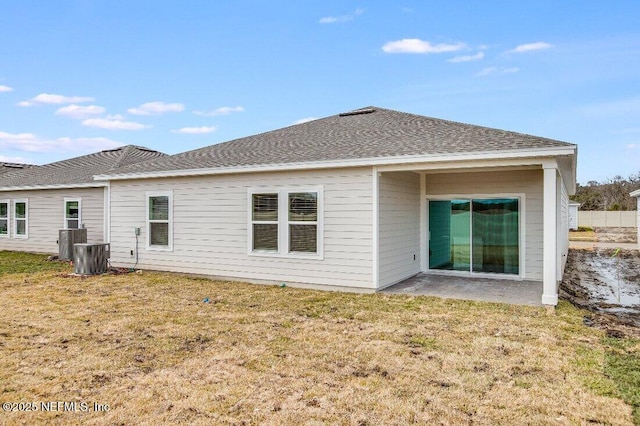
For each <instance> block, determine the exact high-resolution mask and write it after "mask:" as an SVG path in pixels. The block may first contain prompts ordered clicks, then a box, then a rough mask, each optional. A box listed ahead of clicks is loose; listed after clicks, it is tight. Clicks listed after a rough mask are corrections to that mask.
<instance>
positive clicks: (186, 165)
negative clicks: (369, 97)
mask: <svg viewBox="0 0 640 426" xmlns="http://www.w3.org/2000/svg"><path fill="white" fill-rule="evenodd" d="M576 156H577V148H576V146H575V145H573V144H569V143H565V142H559V141H556V140H551V139H547V138H542V137H536V136H530V135H525V134H520V133H515V132H509V131H504V130H498V129H491V128H486V127H480V126H474V125H469V124H462V123H456V122H452V121H447V120H441V119H435V118H429V117H424V116H419V115H414V114H408V113H404V112H399V111H393V110H388V109H383V108H378V107H367V108H362V109H358V110H354V111H349V112H346V113H342V114H338V115H334V116H330V117H327V118H323V119H318V120H314V121H310V122H306V123H303V124H298V125H294V126H290V127H286V128H283V129H278V130H274V131H270V132H266V133H262V134H258V135H254V136H249V137H245V138H241V139H237V140H233V141H230V142H226V143H220V144H217V145H212V146H208V147H205V148H201V149H197V150H194V151H189V152H185V153H181V154H177V155H173V156H169V157H158V158H156V159H153V160H151V161H146V162H143V163H139V164H131V165H129V166H125V167H120V168H119V169H117V170H116V169H111V170H110V171H107V172H103V173H97V175H96V176H95V182H94V184H101V185H104V186H107V185H108V188H109V190H108V194H107V196H108V209H107V212H106V213H105V216H106V217H107V220H108V226H107V231H108V232H109V235H108V236H107V239H108V240H109V241H110V242H111V261H112V263H113V264H114V265H120V266H132V265H133V264H136V263H137V265H138V266H139V267H141V268H148V269H155V270H165V271H176V272H186V273H196V274H206V275H212V276H218V277H226V278H233V279H242V280H248V281H255V282H271V283H280V282H285V283H287V284H296V285H300V286H309V287H324V288H336V289H338V288H341V289H358V290H360V291H376V290H379V289H382V288H385V287H387V286H390V285H392V284H395V283H397V282H399V281H402V280H404V279H406V278H408V277H411V276H413V275H416V274H418V273H420V272H425V273H440V274H451V275H458V276H464V277H491V278H495V279H504V278H509V279H519V280H533V281H537V282H539V283H540V286H541V287H542V289H543V292H542V293H543V296H542V303H544V304H547V305H555V304H557V300H558V282H559V280H560V279H561V278H562V272H563V269H564V263H565V261H566V255H567V250H568V227H569V224H568V218H569V213H568V208H569V207H568V206H569V195H572V194H573V193H574V192H575V178H576ZM83 221H84V219H83Z"/></svg>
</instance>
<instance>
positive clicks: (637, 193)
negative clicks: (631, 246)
mask: <svg viewBox="0 0 640 426" xmlns="http://www.w3.org/2000/svg"><path fill="white" fill-rule="evenodd" d="M629 195H631V196H632V197H636V198H637V199H638V208H637V209H636V215H637V216H638V217H637V220H636V228H637V232H638V240H637V241H638V248H640V189H638V190H635V191H633V192H632V193H631V194H629Z"/></svg>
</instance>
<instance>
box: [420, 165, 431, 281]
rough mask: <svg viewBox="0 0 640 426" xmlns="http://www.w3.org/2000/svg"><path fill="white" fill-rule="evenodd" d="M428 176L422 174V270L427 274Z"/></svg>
mask: <svg viewBox="0 0 640 426" xmlns="http://www.w3.org/2000/svg"><path fill="white" fill-rule="evenodd" d="M426 194H427V175H426V174H425V173H422V174H421V175H420V270H421V271H422V272H425V271H426V270H427V265H428V263H427V262H428V261H429V246H428V245H427V240H428V239H429V236H428V235H429V234H428V232H429V228H428V227H427V222H428V220H429V219H428V218H427V199H426V198H425V195H426Z"/></svg>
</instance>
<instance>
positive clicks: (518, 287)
mask: <svg viewBox="0 0 640 426" xmlns="http://www.w3.org/2000/svg"><path fill="white" fill-rule="evenodd" d="M382 292H383V293H392V294H408V295H414V296H435V297H442V298H445V299H463V300H479V301H483V302H499V303H509V304H514V305H529V306H542V283H540V282H536V281H518V280H503V279H488V278H476V277H473V278H471V277H457V276H451V275H436V274H425V273H422V274H418V275H416V276H415V277H412V278H409V279H407V280H405V281H402V282H400V283H398V284H395V285H393V286H391V287H388V288H386V289H384V290H382Z"/></svg>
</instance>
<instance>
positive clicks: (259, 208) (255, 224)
mask: <svg viewBox="0 0 640 426" xmlns="http://www.w3.org/2000/svg"><path fill="white" fill-rule="evenodd" d="M251 206H252V207H251V226H252V232H253V251H258V250H265V251H273V252H277V251H278V193H277V192H276V193H266V194H253V195H252V197H251Z"/></svg>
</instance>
